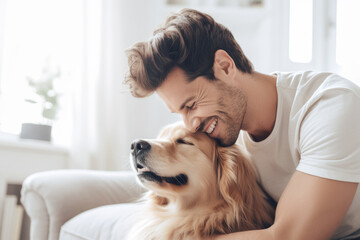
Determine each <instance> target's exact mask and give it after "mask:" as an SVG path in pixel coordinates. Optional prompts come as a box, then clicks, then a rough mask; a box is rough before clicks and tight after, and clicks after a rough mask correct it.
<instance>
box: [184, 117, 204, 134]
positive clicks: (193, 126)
mask: <svg viewBox="0 0 360 240" xmlns="http://www.w3.org/2000/svg"><path fill="white" fill-rule="evenodd" d="M183 121H184V123H185V127H186V128H187V129H188V130H189V131H190V132H193V133H195V132H196V131H197V130H199V127H200V123H201V121H200V119H199V118H197V117H193V118H186V117H184V116H183Z"/></svg>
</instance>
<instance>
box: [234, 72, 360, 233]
mask: <svg viewBox="0 0 360 240" xmlns="http://www.w3.org/2000/svg"><path fill="white" fill-rule="evenodd" d="M276 75H277V84H276V85H277V93H278V103H277V115H276V121H275V125H274V129H273V131H272V132H271V134H270V135H269V136H268V137H267V138H266V139H265V140H263V141H261V142H254V141H253V140H252V138H251V137H250V136H249V135H248V133H247V132H244V131H241V132H240V136H239V139H238V141H239V143H240V144H242V145H243V146H244V147H245V149H246V150H247V151H248V152H249V154H250V157H251V159H252V161H253V162H254V166H255V168H256V170H257V173H258V179H259V182H260V183H261V184H262V186H263V187H264V189H265V190H266V191H267V192H268V193H269V195H270V196H271V197H273V198H274V200H276V201H278V200H279V198H280V196H281V194H282V192H283V191H284V189H285V187H286V185H287V183H288V182H289V180H290V177H291V176H292V174H293V173H294V172H295V170H298V171H301V172H304V173H307V174H311V175H315V176H318V177H323V178H328V179H333V180H339V181H346V182H357V183H359V182H360V87H359V86H357V85H356V84H354V83H352V82H351V81H349V80H346V79H344V78H342V77H340V76H338V75H335V74H331V73H315V72H295V73H276ZM350 236H351V237H350ZM355 237H360V186H359V187H358V189H357V192H356V196H355V198H354V200H353V202H352V205H351V207H350V209H349V211H348V213H347V215H346V216H345V218H344V220H343V221H342V223H341V226H340V227H339V228H338V229H337V231H336V233H335V234H334V236H333V238H332V239H355Z"/></svg>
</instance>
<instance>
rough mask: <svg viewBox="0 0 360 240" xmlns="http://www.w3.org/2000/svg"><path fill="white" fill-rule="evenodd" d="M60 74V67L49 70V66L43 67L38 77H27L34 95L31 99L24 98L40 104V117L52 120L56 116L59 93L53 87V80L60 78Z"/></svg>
mask: <svg viewBox="0 0 360 240" xmlns="http://www.w3.org/2000/svg"><path fill="white" fill-rule="evenodd" d="M60 75H61V74H60V69H56V70H55V71H51V70H50V68H49V67H45V68H44V69H43V71H42V74H41V76H40V77H39V78H37V79H33V78H30V77H27V81H28V84H29V86H30V87H31V88H32V89H33V91H34V93H35V94H36V95H35V96H34V97H33V98H31V99H25V101H26V102H29V103H32V104H40V105H41V108H42V117H43V118H44V119H47V120H48V121H53V120H55V119H56V117H57V112H58V109H59V103H58V98H59V94H58V93H57V92H56V91H55V89H54V81H55V80H56V79H58V78H60Z"/></svg>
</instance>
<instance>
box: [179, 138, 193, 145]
mask: <svg viewBox="0 0 360 240" xmlns="http://www.w3.org/2000/svg"><path fill="white" fill-rule="evenodd" d="M176 143H178V144H187V145H194V144H192V143H191V142H188V141H185V140H184V139H182V138H178V139H176Z"/></svg>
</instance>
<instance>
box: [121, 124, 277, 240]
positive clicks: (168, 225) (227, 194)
mask: <svg viewBox="0 0 360 240" xmlns="http://www.w3.org/2000/svg"><path fill="white" fill-rule="evenodd" d="M131 156H132V157H131V164H132V166H133V168H134V170H135V171H136V172H137V177H138V179H139V180H140V182H141V183H142V185H143V186H144V187H145V188H147V189H149V190H150V191H148V193H147V195H146V196H145V200H146V202H147V205H146V209H145V210H143V211H142V212H141V219H140V220H139V221H138V222H137V223H136V224H135V226H134V227H133V228H132V229H131V230H130V233H129V234H128V237H127V239H129V240H180V239H181V240H183V239H184V240H197V239H202V240H204V239H207V238H208V237H210V236H211V235H213V234H222V233H230V232H236V231H243V230H251V229H260V228H266V227H268V226H270V225H271V224H272V223H273V219H274V209H273V207H272V205H271V204H270V203H269V201H268V198H267V197H266V195H265V194H264V192H263V191H262V189H261V188H260V186H259V185H258V184H257V181H256V176H255V171H254V169H253V167H252V164H251V162H250V161H249V160H248V158H246V157H245V154H244V153H243V152H242V151H241V149H240V148H239V146H236V145H233V146H231V147H226V148H224V147H220V146H217V145H216V142H215V141H214V140H213V139H211V138H209V137H208V136H207V135H206V134H205V133H191V132H189V131H188V130H186V128H185V127H184V126H183V125H182V124H180V123H176V124H173V125H170V126H168V127H166V128H165V129H164V130H163V131H162V132H161V133H160V135H159V137H158V138H157V139H154V140H136V141H134V142H133V143H132V145H131Z"/></svg>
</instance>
